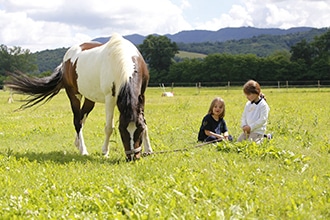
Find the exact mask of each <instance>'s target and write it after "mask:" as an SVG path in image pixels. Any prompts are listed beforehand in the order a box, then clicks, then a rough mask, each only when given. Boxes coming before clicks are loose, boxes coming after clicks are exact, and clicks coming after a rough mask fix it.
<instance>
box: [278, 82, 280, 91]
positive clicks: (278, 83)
mask: <svg viewBox="0 0 330 220" xmlns="http://www.w3.org/2000/svg"><path fill="white" fill-rule="evenodd" d="M277 88H278V89H279V88H280V81H277Z"/></svg>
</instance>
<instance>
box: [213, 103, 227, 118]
mask: <svg viewBox="0 0 330 220" xmlns="http://www.w3.org/2000/svg"><path fill="white" fill-rule="evenodd" d="M223 110H224V105H223V103H222V102H216V103H215V105H214V106H213V111H212V113H213V115H218V116H219V115H220V114H221V113H222V112H223Z"/></svg>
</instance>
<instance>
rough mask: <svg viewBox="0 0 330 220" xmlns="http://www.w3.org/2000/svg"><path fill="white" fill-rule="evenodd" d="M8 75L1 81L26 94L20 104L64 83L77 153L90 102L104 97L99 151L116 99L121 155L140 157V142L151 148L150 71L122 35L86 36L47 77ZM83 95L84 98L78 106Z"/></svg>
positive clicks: (47, 97)
mask: <svg viewBox="0 0 330 220" xmlns="http://www.w3.org/2000/svg"><path fill="white" fill-rule="evenodd" d="M9 75H10V79H9V80H8V81H6V82H5V86H6V87H7V88H10V89H12V90H13V91H16V92H18V93H22V94H28V95H30V97H29V98H28V99H27V100H26V101H27V102H26V103H25V104H24V105H22V106H21V109H25V108H29V107H32V106H34V105H35V104H37V103H40V102H43V101H44V102H47V101H48V100H50V99H51V98H52V97H54V96H55V95H56V94H57V93H58V92H59V91H60V90H61V89H62V88H64V89H65V91H66V94H67V96H68V97H69V100H70V103H71V108H72V112H73V124H74V127H75V130H76V140H75V145H76V147H77V148H78V149H79V150H80V153H81V154H83V155H87V154H88V152H87V149H86V145H85V143H84V137H83V132H82V128H83V125H84V123H85V120H86V118H87V116H88V114H89V113H90V112H91V111H92V109H93V108H94V105H95V102H101V103H105V113H106V125H105V140H104V144H103V147H102V153H103V154H104V155H106V156H108V154H109V147H108V145H109V140H110V136H111V134H112V132H113V129H114V120H113V116H114V108H115V105H117V107H118V110H119V112H120V116H119V131H120V135H121V139H122V142H123V145H124V148H125V153H126V159H127V160H128V161H131V160H135V159H139V158H140V157H141V151H142V147H141V143H142V142H143V143H144V151H145V153H147V154H148V153H152V149H151V146H150V141H149V137H148V129H147V125H146V122H145V118H144V105H145V96H144V92H145V90H146V87H147V84H148V81H149V72H148V69H147V65H146V63H145V61H144V59H143V57H142V55H141V54H140V52H139V51H138V49H137V48H136V47H135V46H134V45H133V44H132V43H131V42H129V41H128V40H126V39H124V38H123V37H122V36H120V35H118V34H114V35H113V36H112V37H111V39H110V40H109V41H108V42H107V43H105V44H101V43H98V42H90V43H84V44H81V45H79V46H73V47H71V48H70V49H69V50H68V51H67V52H66V54H65V55H64V58H63V62H62V63H61V64H60V65H59V66H58V67H57V68H56V69H55V70H54V72H53V74H52V75H50V76H48V77H44V78H36V77H28V76H27V75H25V74H22V73H19V72H16V73H9ZM82 97H84V103H83V105H82V107H81V99H82Z"/></svg>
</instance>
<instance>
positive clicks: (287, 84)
mask: <svg viewBox="0 0 330 220" xmlns="http://www.w3.org/2000/svg"><path fill="white" fill-rule="evenodd" d="M286 88H287V89H288V88H289V81H286Z"/></svg>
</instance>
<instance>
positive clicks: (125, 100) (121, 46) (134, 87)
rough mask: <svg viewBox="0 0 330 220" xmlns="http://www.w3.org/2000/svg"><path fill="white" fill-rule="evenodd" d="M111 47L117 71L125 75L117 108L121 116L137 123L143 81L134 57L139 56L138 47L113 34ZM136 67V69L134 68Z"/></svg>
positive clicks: (109, 44)
mask: <svg viewBox="0 0 330 220" xmlns="http://www.w3.org/2000/svg"><path fill="white" fill-rule="evenodd" d="M108 46H109V47H111V56H112V57H113V58H114V60H115V62H116V64H118V63H121V65H116V67H115V68H120V69H117V70H116V71H120V72H121V73H124V74H122V75H121V77H122V78H121V79H119V80H120V82H121V84H120V87H119V88H118V89H119V93H118V96H117V106H118V109H119V111H120V112H121V114H123V116H124V117H125V118H126V119H129V120H130V121H136V119H137V114H138V111H137V108H140V105H139V103H140V102H139V95H140V93H141V81H142V79H140V78H139V77H140V76H139V72H138V71H139V70H138V69H137V68H138V64H137V63H136V62H137V60H136V59H135V58H134V57H137V56H139V52H138V50H137V49H136V47H135V46H134V45H133V44H132V43H131V42H129V41H127V40H126V39H124V38H123V37H122V36H120V35H119V34H113V35H112V37H111V39H110V40H109V42H108ZM132 67H134V68H132Z"/></svg>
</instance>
